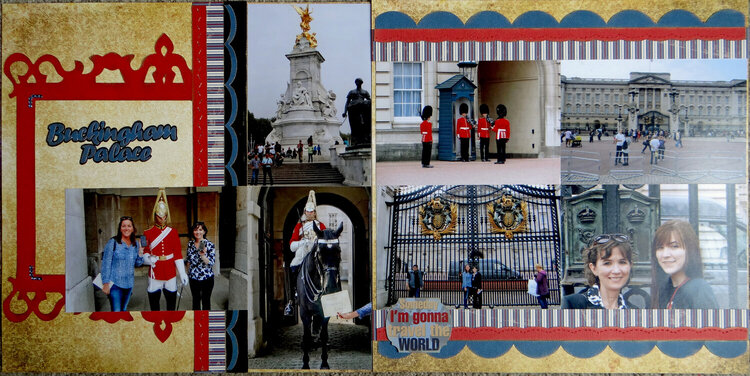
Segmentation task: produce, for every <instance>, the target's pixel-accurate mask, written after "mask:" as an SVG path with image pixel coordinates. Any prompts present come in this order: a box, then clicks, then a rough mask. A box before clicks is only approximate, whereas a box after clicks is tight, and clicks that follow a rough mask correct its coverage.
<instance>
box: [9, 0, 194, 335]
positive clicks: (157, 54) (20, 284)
mask: <svg viewBox="0 0 750 376" xmlns="http://www.w3.org/2000/svg"><path fill="white" fill-rule="evenodd" d="M192 21H193V58H192V63H193V69H192V70H191V69H190V68H189V67H188V66H187V62H186V61H185V58H184V57H183V56H181V55H178V54H175V53H174V45H173V43H172V40H171V39H170V38H169V36H168V35H167V34H163V35H162V36H161V37H159V38H158V39H157V40H156V42H155V45H154V53H153V54H151V55H148V56H147V57H146V58H144V60H143V63H142V64H141V66H140V68H138V69H133V68H131V61H132V59H133V57H134V56H133V55H125V56H121V55H119V54H116V53H108V54H105V55H94V56H91V57H90V60H91V62H92V63H93V68H92V70H91V71H90V72H89V73H83V68H84V65H83V63H82V62H81V61H75V63H74V67H73V69H71V70H69V71H67V70H65V69H64V68H63V66H62V64H61V63H60V61H59V59H57V58H56V57H55V56H53V55H43V56H41V57H40V58H38V59H37V60H36V61H31V59H30V58H29V57H28V56H26V55H24V54H21V53H14V54H11V55H10V56H8V58H7V59H6V60H5V63H4V65H3V72H4V74H5V75H6V77H8V79H9V80H10V81H11V83H12V85H13V90H12V92H11V94H10V98H15V99H16V128H17V132H16V150H17V166H16V187H17V211H16V212H17V216H16V224H17V234H16V236H15V237H8V239H10V238H14V239H16V241H17V244H16V249H17V255H16V272H15V276H14V277H9V278H8V281H9V282H10V283H11V285H12V286H13V288H12V290H11V293H10V294H9V295H8V296H6V297H5V299H4V300H3V313H4V315H5V317H6V318H7V319H8V320H9V321H11V322H22V321H24V320H26V319H27V318H28V317H29V316H30V315H32V314H34V315H36V316H37V317H38V318H40V319H41V320H44V321H51V320H54V319H55V318H56V317H57V316H58V315H59V314H60V312H61V310H62V308H63V306H64V304H65V276H64V275H37V274H36V273H35V270H36V246H37V245H36V189H35V188H34V189H29V188H28V187H36V181H35V169H36V162H35V129H34V127H35V115H36V114H35V107H36V106H35V104H36V102H38V101H40V100H98V101H115V100H120V101H160V100H161V101H170V100H183V101H192V102H193V119H194V120H193V147H194V153H193V154H194V179H193V181H194V185H196V186H202V185H207V184H208V173H207V158H206V147H205V145H206V134H207V129H206V128H207V125H206V124H207V120H206V46H205V36H206V29H205V21H206V10H205V6H193V7H192ZM14 65H20V66H21V68H25V70H24V69H20V71H23V72H24V73H22V74H19V75H14V74H13V72H14V71H18V70H15V69H12V67H13V66H14ZM43 65H50V66H52V68H53V69H54V71H55V73H56V74H57V75H59V77H60V78H61V79H59V80H57V81H55V82H52V80H51V79H49V77H47V75H45V74H43V73H42V70H41V67H42V66H43ZM105 69H108V70H113V71H119V73H120V75H121V76H122V79H123V82H121V83H98V82H96V79H97V77H98V76H99V75H100V74H101V73H102V72H103V71H104V70H105ZM151 69H153V73H152V74H151V78H153V82H147V78H148V77H147V75H148V74H149V70H151ZM174 69H177V70H178V71H179V74H180V76H181V82H175V81H176V74H175V71H174ZM21 239H23V241H21ZM14 299H15V301H16V302H22V303H23V304H24V305H25V309H24V310H23V311H21V312H17V311H14V310H13V309H12V308H11V306H12V303H14ZM47 300H50V302H51V306H52V309H51V310H50V311H49V312H43V310H42V309H41V308H40V306H41V305H42V303H43V302H45V301H47ZM184 315H185V313H184V312H143V313H142V316H143V318H144V319H146V320H147V321H150V322H154V333H155V335H156V336H157V338H159V340H160V341H162V342H164V341H166V339H167V338H169V336H170V335H171V332H172V325H171V324H172V323H173V322H177V321H180V320H181V319H182V318H183V317H184ZM90 318H91V319H92V320H104V321H106V322H108V323H116V322H119V321H120V320H125V321H132V320H133V318H132V316H131V315H130V313H119V314H118V313H108V312H98V313H92V314H91V316H90ZM162 323H165V324H166V325H165V327H164V328H163V329H162V328H161V324H162Z"/></svg>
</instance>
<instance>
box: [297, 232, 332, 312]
mask: <svg viewBox="0 0 750 376" xmlns="http://www.w3.org/2000/svg"><path fill="white" fill-rule="evenodd" d="M318 256H320V247H318V245H317V244H316V245H315V251H314V253H313V259H314V260H315V261H314V262H315V270H316V271H317V272H318V276H319V277H320V278H319V280H318V281H313V279H312V278H311V277H310V273H304V275H305V286H308V288H309V291H308V289H305V297H306V298H307V300H308V301H311V302H314V301H317V300H318V299H320V296H321V295H323V291H324V290H325V285H324V284H325V280H326V273H329V272H331V271H338V270H339V268H338V267H336V266H328V267H323V265H322V264H323V263H322V262H319V257H318ZM316 282H317V283H316ZM318 286H320V288H318ZM309 293H312V294H313V296H312V298H311V297H310V295H309Z"/></svg>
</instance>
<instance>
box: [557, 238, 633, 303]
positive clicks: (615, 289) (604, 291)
mask: <svg viewBox="0 0 750 376" xmlns="http://www.w3.org/2000/svg"><path fill="white" fill-rule="evenodd" d="M583 263H584V265H585V267H584V275H585V276H586V281H587V283H588V285H589V288H588V289H587V290H585V291H583V292H582V293H580V294H573V295H568V296H566V297H565V298H564V299H563V301H562V305H561V307H560V308H575V309H625V308H628V307H627V305H626V304H625V298H623V296H622V289H623V288H624V287H625V286H626V285H627V284H628V282H629V281H630V267H631V266H632V263H633V262H632V252H631V249H630V238H629V237H628V236H627V235H623V234H603V235H599V236H597V237H595V238H594V239H593V240H592V241H591V245H589V246H588V247H587V248H585V249H584V250H583Z"/></svg>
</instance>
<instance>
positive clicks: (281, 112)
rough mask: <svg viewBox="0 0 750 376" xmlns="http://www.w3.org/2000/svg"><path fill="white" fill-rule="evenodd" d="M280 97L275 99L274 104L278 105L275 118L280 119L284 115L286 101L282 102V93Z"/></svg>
mask: <svg viewBox="0 0 750 376" xmlns="http://www.w3.org/2000/svg"><path fill="white" fill-rule="evenodd" d="M280 97H281V98H279V100H277V101H276V105H278V106H279V107H278V108H277V109H276V119H277V120H278V119H281V117H282V116H283V115H284V110H285V109H286V108H285V107H286V103H285V102H284V94H281V95H280Z"/></svg>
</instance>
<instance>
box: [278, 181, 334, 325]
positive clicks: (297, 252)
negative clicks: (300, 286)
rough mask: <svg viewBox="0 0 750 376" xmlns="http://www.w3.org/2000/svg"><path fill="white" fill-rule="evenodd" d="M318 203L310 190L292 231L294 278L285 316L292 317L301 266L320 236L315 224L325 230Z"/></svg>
mask: <svg viewBox="0 0 750 376" xmlns="http://www.w3.org/2000/svg"><path fill="white" fill-rule="evenodd" d="M316 209H317V203H316V202H315V191H313V190H310V193H309V194H308V195H307V203H306V204H305V213H304V214H302V216H301V217H300V220H299V222H298V223H297V225H296V226H294V231H292V240H291V241H290V242H289V248H290V249H291V250H292V252H294V259H292V262H291V263H290V264H289V267H290V269H291V272H292V276H291V277H292V278H291V279H290V281H291V284H290V291H291V293H290V295H289V302H288V303H287V305H286V307H284V315H285V316H292V313H293V309H292V307H293V306H294V302H295V301H296V296H297V291H296V290H297V277H298V275H299V269H300V265H302V261H303V260H304V259H305V256H307V254H308V253H310V251H311V250H312V248H313V246H314V245H315V243H316V242H317V240H318V236H317V235H316V234H315V230H314V229H313V223H314V224H315V225H316V226H317V227H318V229H320V230H321V231H322V230H325V229H326V226H325V225H324V224H323V223H322V222H320V221H318V219H317V211H316Z"/></svg>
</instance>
